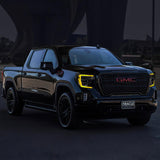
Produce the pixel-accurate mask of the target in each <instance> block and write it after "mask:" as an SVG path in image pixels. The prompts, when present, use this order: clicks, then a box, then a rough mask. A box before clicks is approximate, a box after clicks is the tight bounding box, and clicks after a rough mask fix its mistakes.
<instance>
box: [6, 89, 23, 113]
mask: <svg viewBox="0 0 160 160" xmlns="http://www.w3.org/2000/svg"><path fill="white" fill-rule="evenodd" d="M6 99H7V107H8V113H9V114H10V115H20V114H21V113H22V111H23V103H22V101H21V100H20V98H19V97H18V94H17V92H16V91H15V89H14V88H13V87H10V88H9V89H8V90H7V95H6Z"/></svg>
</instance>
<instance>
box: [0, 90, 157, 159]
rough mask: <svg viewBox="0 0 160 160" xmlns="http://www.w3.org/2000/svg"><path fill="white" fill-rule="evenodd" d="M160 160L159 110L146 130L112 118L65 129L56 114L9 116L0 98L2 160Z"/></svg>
mask: <svg viewBox="0 0 160 160" xmlns="http://www.w3.org/2000/svg"><path fill="white" fill-rule="evenodd" d="M159 95H160V92H159ZM159 159H160V108H159V107H158V109H157V111H156V113H154V114H153V116H152V118H151V121H150V122H149V123H148V124H147V125H146V126H144V127H133V126H131V125H129V123H128V122H127V120H126V119H112V120H101V121H90V122H86V123H84V124H83V125H82V126H81V128H79V129H77V130H65V129H62V128H61V127H60V126H59V124H58V121H57V118H56V116H55V115H54V114H53V113H48V112H42V111H36V110H31V109H27V108H26V109H24V112H23V114H22V116H18V117H14V116H9V115H8V114H7V108H6V102H5V100H4V99H3V98H0V160H159Z"/></svg>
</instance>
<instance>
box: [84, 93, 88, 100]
mask: <svg viewBox="0 0 160 160" xmlns="http://www.w3.org/2000/svg"><path fill="white" fill-rule="evenodd" d="M87 99H88V94H87V93H84V94H83V101H84V102H86V101H87Z"/></svg>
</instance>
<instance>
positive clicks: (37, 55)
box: [29, 49, 45, 69]
mask: <svg viewBox="0 0 160 160" xmlns="http://www.w3.org/2000/svg"><path fill="white" fill-rule="evenodd" d="M44 54H45V49H43V50H36V51H34V52H33V55H32V58H31V60H30V64H29V67H30V68H35V69H40V66H41V62H42V61H43V57H44Z"/></svg>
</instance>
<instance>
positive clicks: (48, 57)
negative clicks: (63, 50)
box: [44, 49, 58, 69]
mask: <svg viewBox="0 0 160 160" xmlns="http://www.w3.org/2000/svg"><path fill="white" fill-rule="evenodd" d="M44 62H52V63H53V68H54V69H56V68H57V67H58V60H57V57H56V54H55V52H54V51H53V50H52V49H48V51H47V53H46V55H45V58H44Z"/></svg>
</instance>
